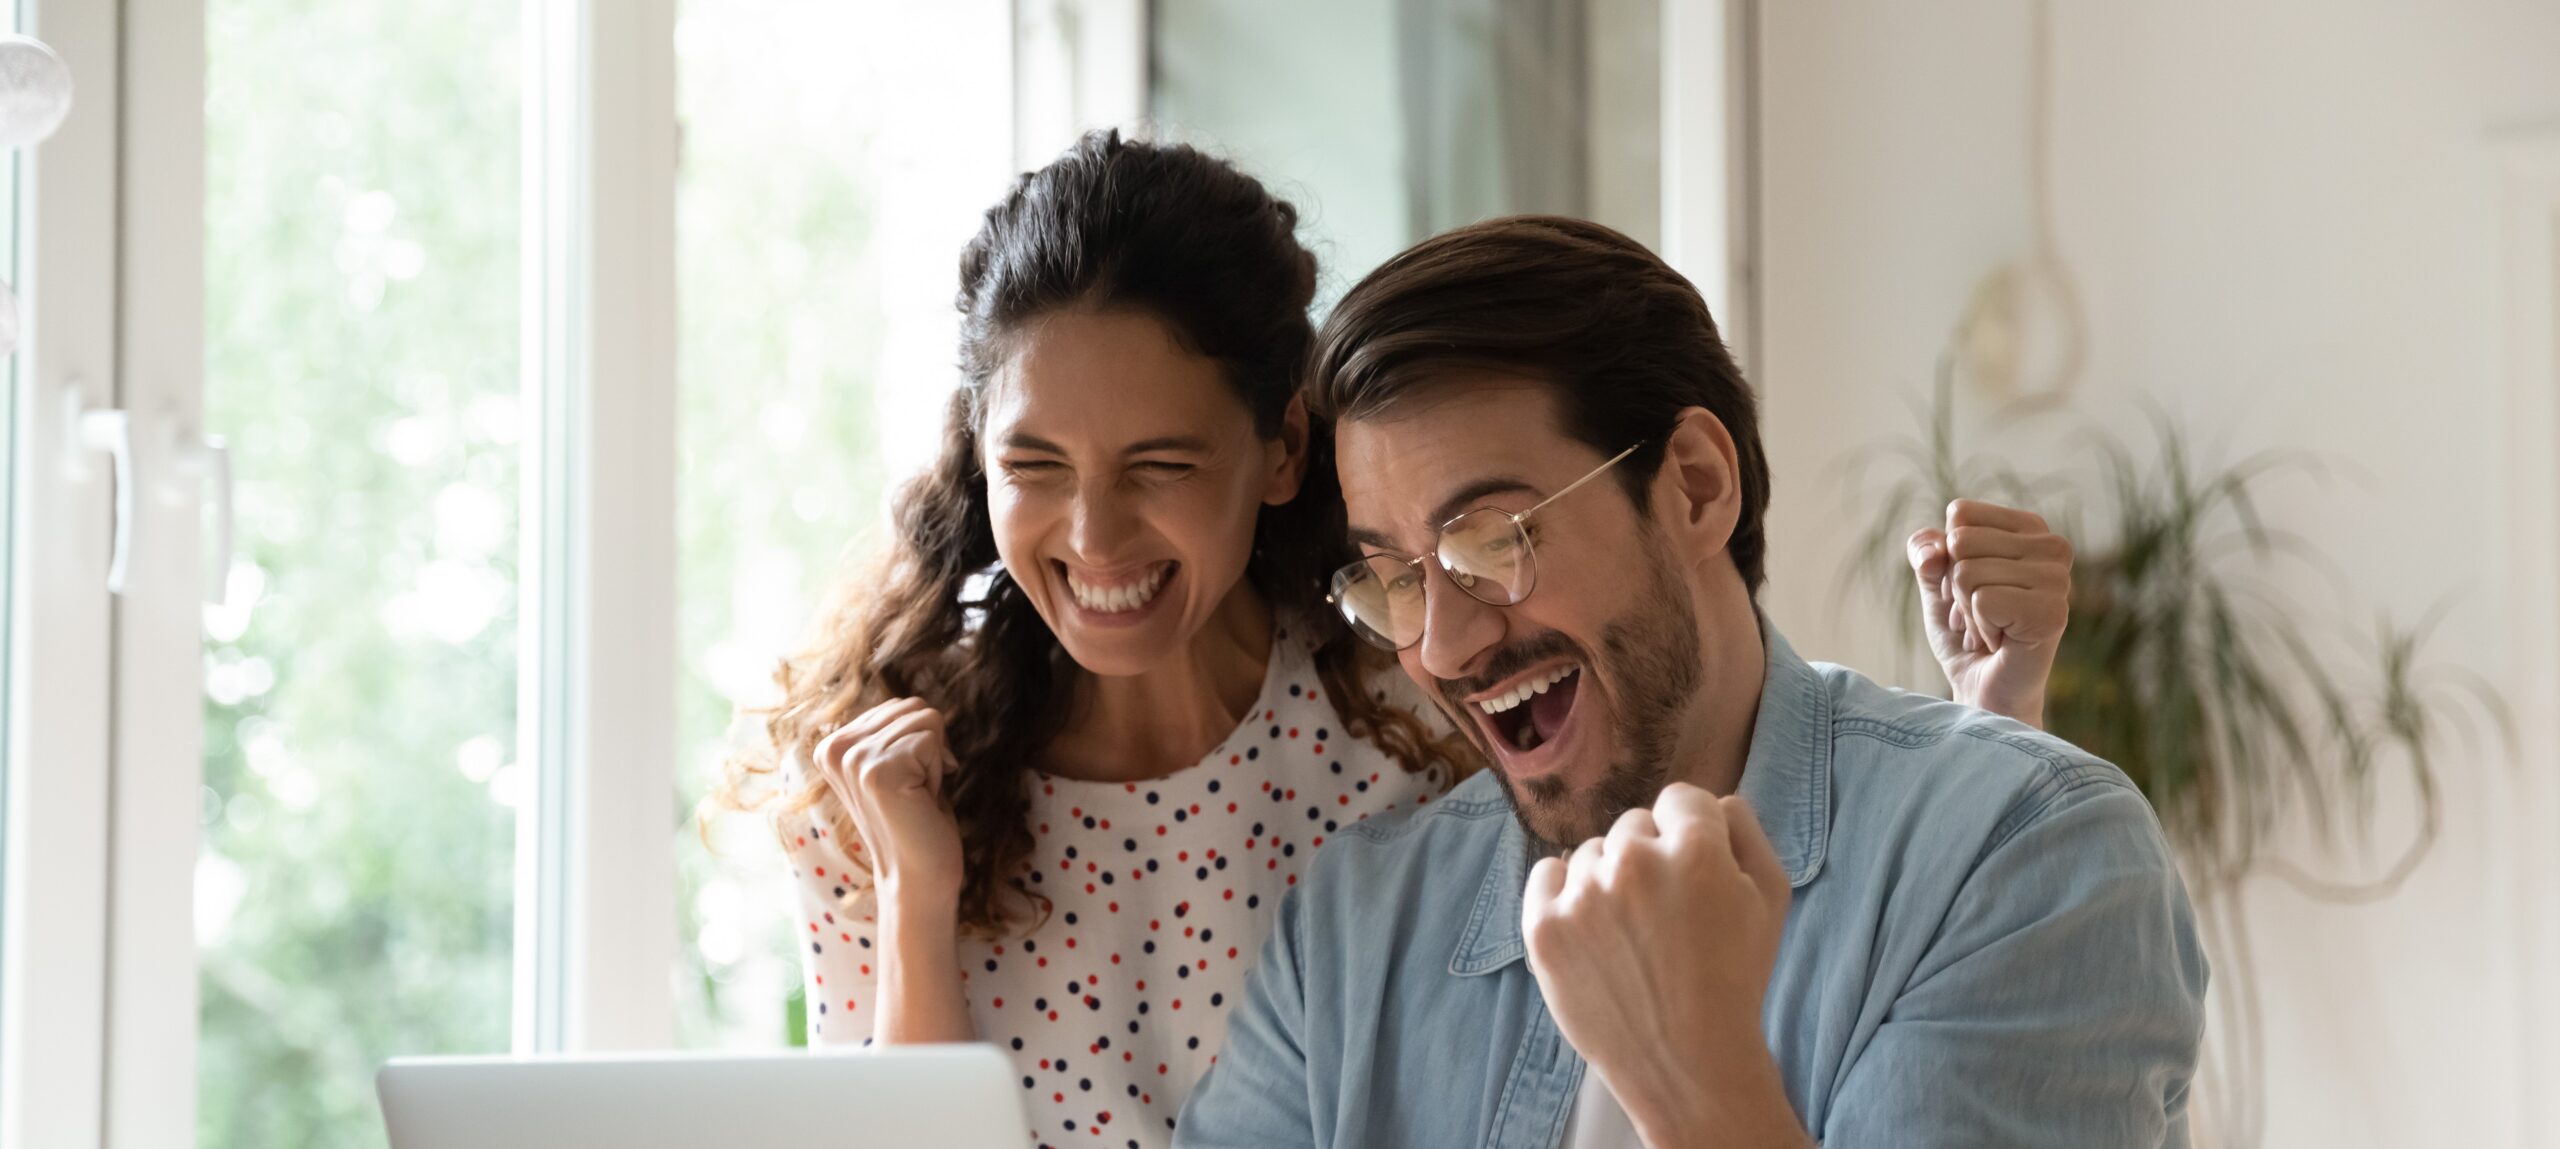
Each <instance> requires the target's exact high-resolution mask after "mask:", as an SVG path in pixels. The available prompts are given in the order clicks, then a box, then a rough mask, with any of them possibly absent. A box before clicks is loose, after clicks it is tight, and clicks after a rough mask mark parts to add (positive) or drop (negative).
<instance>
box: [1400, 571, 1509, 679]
mask: <svg viewBox="0 0 2560 1149" xmlns="http://www.w3.org/2000/svg"><path fill="white" fill-rule="evenodd" d="M1424 565H1426V566H1432V567H1433V569H1432V571H1431V573H1430V575H1429V576H1428V577H1429V581H1428V582H1427V583H1425V584H1424V587H1423V592H1422V646H1421V650H1420V654H1421V658H1422V668H1423V669H1424V670H1427V671H1429V672H1431V674H1432V675H1434V676H1435V677H1439V678H1444V679H1458V678H1465V677H1467V676H1468V675H1469V674H1470V673H1472V672H1473V668H1474V667H1475V666H1476V665H1477V664H1478V663H1480V662H1482V661H1483V660H1484V655H1485V652H1486V651H1489V650H1492V649H1494V648H1495V647H1496V646H1497V645H1499V644H1500V643H1501V642H1502V635H1503V631H1504V628H1505V627H1506V626H1507V625H1508V624H1507V623H1506V621H1505V620H1504V618H1503V613H1502V608H1500V607H1496V606H1491V605H1488V604H1486V603H1483V602H1479V601H1477V600H1476V598H1475V596H1473V595H1470V594H1468V593H1467V592H1465V591H1463V590H1460V589H1458V584H1457V583H1455V582H1453V581H1451V580H1450V578H1449V572H1447V571H1444V570H1439V569H1437V566H1436V564H1430V563H1426V564H1424Z"/></svg>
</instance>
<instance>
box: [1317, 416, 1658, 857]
mask: <svg viewBox="0 0 2560 1149" xmlns="http://www.w3.org/2000/svg"><path fill="white" fill-rule="evenodd" d="M1556 414H1557V412H1556V399H1555V395H1554V393H1553V392H1552V391H1551V390H1550V389H1549V388H1547V387H1545V386H1542V385H1539V384H1537V383H1534V382H1530V381H1523V380H1510V381H1498V382H1478V381H1469V382H1467V383H1464V384H1452V385H1450V386H1449V388H1448V390H1447V392H1446V393H1445V394H1441V395H1429V396H1425V397H1423V398H1422V399H1420V400H1418V401H1416V402H1414V403H1412V404H1410V405H1408V406H1407V407H1405V408H1402V409H1399V410H1397V411H1395V412H1393V417H1391V418H1387V419H1382V420H1363V421H1358V422H1348V423H1344V424H1343V425H1342V426H1341V428H1340V430H1339V432H1338V433H1337V440H1336V449H1337V452H1338V466H1339V467H1340V470H1341V476H1342V493H1343V500H1344V502H1345V504H1346V505H1347V507H1348V509H1349V511H1350V521H1351V528H1352V538H1353V540H1354V541H1355V542H1356V543H1357V544H1358V545H1359V547H1360V550H1361V551H1362V552H1363V553H1364V554H1373V555H1374V554H1395V555H1397V556H1399V557H1409V556H1413V555H1428V554H1430V553H1431V552H1432V549H1433V546H1434V528H1435V527H1436V526H1437V525H1438V524H1440V523H1443V522H1446V521H1448V519H1450V518H1451V517H1452V516H1455V515H1458V514H1462V513H1464V512H1466V511H1470V510H1475V509H1477V508H1480V507H1497V508H1500V509H1502V510H1505V511H1510V512H1513V513H1518V512H1521V511H1526V510H1528V509H1529V508H1530V507H1533V506H1536V505H1537V504H1538V503H1539V502H1540V501H1541V500H1543V499H1545V498H1547V497H1548V496H1549V495H1552V494H1554V493H1556V492H1558V491H1561V490H1563V489H1564V488H1565V487H1567V486H1569V485H1571V484H1572V483H1573V482H1574V480H1576V479H1579V478H1581V477H1582V476H1584V475H1585V474H1587V473H1589V472H1590V471H1591V469H1592V468H1594V467H1597V466H1599V465H1600V464H1601V463H1602V462H1603V461H1605V460H1606V459H1608V457H1609V456H1610V455H1612V454H1615V453H1616V450H1617V449H1618V448H1619V447H1622V446H1627V445H1629V444H1612V445H1611V447H1610V449H1609V450H1606V451H1602V450H1596V449H1594V448H1593V447H1591V446H1589V445H1587V444H1584V443H1582V442H1579V441H1577V440H1575V439H1573V438H1572V437H1570V436H1568V435H1566V434H1565V433H1564V432H1563V431H1562V430H1561V429H1560V428H1559V426H1558V424H1557V419H1556ZM1628 465H1631V464H1625V463H1622V464H1620V466H1628ZM1641 478H1643V479H1644V480H1645V481H1646V482H1648V483H1651V482H1652V481H1653V477H1652V476H1641ZM1664 485H1666V486H1667V484H1664ZM1663 502H1664V498H1663V497H1659V496H1658V497H1657V498H1656V499H1655V500H1654V503H1655V505H1654V507H1653V508H1651V509H1650V510H1648V511H1644V512H1639V511H1638V510H1637V509H1636V507H1635V505H1634V503H1633V501H1632V500H1631V499H1629V497H1628V496H1627V493H1626V487H1625V486H1624V484H1623V481H1622V479H1621V477H1620V476H1618V475H1616V474H1614V473H1612V474H1608V475H1603V476H1601V477H1600V478H1598V479H1596V480H1594V481H1593V482H1591V483H1589V484H1586V485H1585V486H1583V487H1582V488H1580V489H1578V490H1575V491H1574V492H1573V493H1572V494H1570V495H1567V496H1566V497H1565V498H1563V499H1562V500H1559V501H1558V502H1557V503H1555V504H1554V505H1553V506H1550V507H1548V508H1546V509H1545V510H1542V511H1540V512H1539V513H1538V514H1537V515H1535V516H1533V517H1532V518H1531V519H1530V524H1531V525H1530V542H1531V547H1532V549H1533V551H1534V553H1535V562H1536V564H1537V574H1536V583H1535V586H1534V587H1533V589H1532V591H1531V593H1530V595H1529V596H1528V598H1526V599H1525V600H1523V601H1521V602H1519V603H1516V604H1513V605H1510V606H1492V605H1488V604H1486V603H1483V602H1479V601H1477V600H1476V599H1474V598H1472V597H1470V596H1469V595H1468V594H1467V593H1466V592H1465V591H1463V590H1460V589H1459V588H1458V587H1457V586H1456V585H1455V584H1454V583H1452V582H1451V581H1450V580H1449V578H1448V576H1447V574H1446V573H1445V572H1442V571H1441V570H1439V569H1438V568H1437V567H1436V566H1434V565H1433V564H1431V563H1428V562H1426V563H1425V564H1424V567H1425V569H1426V571H1427V576H1426V582H1427V589H1426V591H1425V598H1426V601H1427V604H1428V605H1427V607H1426V608H1425V615H1426V626H1425V630H1424V632H1423V637H1422V640H1421V641H1420V642H1418V643H1416V644H1414V645H1413V646H1410V647H1407V648H1405V650H1404V651H1402V652H1401V654H1400V655H1399V657H1400V658H1401V660H1402V662H1403V664H1404V669H1405V673H1406V674H1408V675H1411V676H1412V678H1413V680H1414V681H1415V682H1416V683H1418V684H1420V685H1421V686H1422V687H1423V688H1424V690H1425V691H1427V692H1429V693H1430V694H1432V695H1433V696H1434V697H1435V698H1437V699H1438V700H1439V701H1440V703H1441V705H1442V707H1443V708H1444V709H1445V710H1446V711H1447V712H1448V713H1449V715H1450V716H1451V717H1452V718H1453V719H1455V720H1456V721H1457V723H1458V726H1459V728H1460V729H1461V730H1463V731H1465V732H1466V734H1467V736H1468V737H1469V738H1470V739H1472V740H1473V741H1474V742H1475V743H1476V745H1477V747H1478V748H1479V749H1482V750H1483V751H1484V752H1485V753H1486V755H1487V756H1488V757H1489V758H1490V759H1491V760H1492V762H1493V764H1494V769H1495V771H1496V773H1497V776H1498V777H1499V778H1500V780H1501V782H1502V784H1503V787H1504V789H1505V790H1506V791H1507V792H1508V793H1509V794H1510V796H1511V800H1512V805H1513V807H1514V809H1515V810H1516V811H1517V812H1518V814H1519V817H1520V820H1521V824H1522V825H1523V826H1524V827H1525V828H1526V829H1527V830H1528V831H1529V833H1530V835H1531V836H1532V837H1534V838H1536V839H1538V840H1539V841H1540V843H1541V844H1542V845H1543V846H1545V847H1546V848H1547V849H1549V850H1555V849H1561V848H1569V847H1571V846H1573V845H1575V844H1578V843H1580V842H1581V841H1583V840H1584V839H1586V838H1589V837H1592V836H1595V835H1597V834H1600V833H1602V832H1605V831H1606V830H1607V829H1608V827H1609V825H1610V823H1611V822H1613V821H1615V820H1616V818H1617V816H1618V815H1619V814H1620V813H1622V812H1624V811H1626V810H1628V809H1632V808H1634V807H1638V806H1645V805H1650V804H1651V803H1652V801H1653V799H1654V797H1655V796H1656V795H1657V794H1658V793H1660V791H1661V789H1662V787H1663V785H1664V784H1665V782H1667V781H1668V780H1670V779H1672V778H1677V777H1680V776H1682V774H1683V773H1684V769H1683V767H1684V759H1685V758H1686V757H1687V756H1689V755H1692V754H1694V753H1696V752H1697V748H1698V743H1699V739H1697V738H1695V737H1691V736H1690V735H1691V734H1692V728H1693V727H1694V726H1695V725H1697V723H1696V722H1695V721H1694V720H1693V709H1694V707H1693V703H1694V702H1695V700H1696V698H1697V696H1698V694H1699V692H1700V687H1701V681H1702V677H1703V668H1702V663H1701V659H1700V654H1699V651H1700V644H1701V642H1702V641H1703V636H1702V635H1701V634H1700V632H1699V625H1698V611H1697V609H1696V605H1695V594H1696V589H1697V588H1696V587H1694V586H1693V585H1692V580H1691V578H1690V577H1689V570H1688V568H1689V567H1691V566H1692V565H1693V564H1689V563H1685V562H1683V561H1682V560H1681V557H1680V556H1679V555H1678V554H1677V553H1676V551H1677V546H1676V543H1675V540H1674V539H1673V538H1672V537H1671V536H1670V535H1668V534H1666V533H1665V532H1664V531H1663V530H1662V529H1661V528H1660V526H1659V524H1657V523H1656V522H1655V521H1654V520H1655V519H1656V517H1657V516H1658V515H1659V514H1660V513H1661V512H1662V510H1663V507H1662V504H1663ZM1524 689H1526V690H1529V691H1532V692H1533V693H1530V694H1529V696H1528V697H1527V699H1526V700H1525V701H1519V700H1518V699H1519V697H1520V695H1521V693H1522V691H1523V690H1524Z"/></svg>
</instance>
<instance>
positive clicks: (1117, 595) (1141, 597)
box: [1067, 563, 1173, 614]
mask: <svg viewBox="0 0 2560 1149" xmlns="http://www.w3.org/2000/svg"><path fill="white" fill-rule="evenodd" d="M1172 573H1173V564H1172V563H1164V564H1161V565H1159V566H1157V567H1156V568H1155V569H1154V570H1152V571H1149V572H1147V577H1145V578H1143V579H1140V580H1138V581H1136V582H1133V583H1127V584H1124V585H1121V586H1114V587H1104V586H1094V585H1092V584H1090V583H1086V582H1083V581H1080V580H1078V579H1077V578H1076V576H1075V575H1073V574H1072V573H1071V574H1069V575H1067V589H1068V590H1069V591H1070V592H1073V593H1074V595H1075V596H1076V602H1077V603H1078V604H1079V605H1081V606H1083V607H1084V608H1085V609H1086V610H1090V611H1096V612H1099V613H1102V614H1125V613H1127V612H1129V611H1133V610H1136V609H1138V608H1139V607H1142V606H1145V605H1147V604H1148V603H1150V602H1153V601H1155V597H1156V592H1157V591H1159V590H1162V589H1164V580H1165V576H1167V575H1170V574H1172Z"/></svg>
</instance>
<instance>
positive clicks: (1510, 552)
mask: <svg viewBox="0 0 2560 1149" xmlns="http://www.w3.org/2000/svg"><path fill="white" fill-rule="evenodd" d="M1440 563H1441V565H1442V566H1445V567H1447V568H1448V569H1449V578H1450V580H1451V581H1453V582H1455V583H1457V584H1458V587H1459V589H1461V590H1464V591H1466V592H1467V593H1468V594H1470V595H1473V596H1474V597H1475V599H1476V601H1478V602H1485V603H1491V604H1493V605H1495V606H1509V605H1511V604H1513V603H1515V602H1518V601H1520V600H1521V599H1524V598H1527V597H1529V588H1530V586H1531V585H1532V584H1533V583H1535V582H1536V581H1537V573H1538V572H1537V565H1536V563H1535V562H1534V561H1533V559H1532V556H1531V555H1530V553H1529V537H1528V535H1527V534H1526V533H1524V532H1523V530H1522V529H1521V526H1520V521H1519V520H1518V519H1514V518H1512V517H1511V516H1510V515H1509V514H1506V513H1504V512H1502V511H1497V510H1491V509H1487V510H1480V511H1469V512H1467V513H1466V514H1463V515H1460V516H1458V517H1457V518H1454V519H1451V520H1449V522H1448V525H1446V526H1443V527H1441V528H1440Z"/></svg>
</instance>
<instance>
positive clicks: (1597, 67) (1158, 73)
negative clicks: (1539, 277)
mask: <svg viewBox="0 0 2560 1149" xmlns="http://www.w3.org/2000/svg"><path fill="white" fill-rule="evenodd" d="M1153 11H1154V16H1155V23H1154V26H1153V28H1152V29H1151V41H1152V53H1151V54H1152V63H1153V72H1154V83H1153V90H1152V92H1151V94H1150V95H1151V99H1150V107H1151V109H1152V111H1153V114H1154V116H1155V118H1156V120H1157V121H1158V122H1159V123H1161V124H1162V125H1163V126H1164V129H1165V131H1166V132H1167V133H1168V134H1169V135H1171V136H1173V137H1175V138H1179V139H1188V140H1193V141H1195V142H1199V143H1203V144H1206V145H1207V146H1209V147H1211V148H1213V149H1215V150H1217V151H1219V152H1220V153H1222V154H1228V155H1233V156H1236V157H1239V158H1240V159H1241V160H1242V161H1243V163H1244V164H1245V167H1246V168H1247V170H1249V171H1251V172H1252V173H1253V174H1255V175H1257V176H1259V177H1261V178H1263V179H1264V180H1265V182H1267V183H1269V184H1271V185H1272V188H1273V190H1274V191H1276V192H1277V193H1278V194H1279V195H1280V196H1281V197H1282V198H1284V199H1289V200H1292V201H1294V202H1296V203H1297V205H1298V207H1299V208H1300V213H1301V218H1303V219H1305V220H1306V221H1307V232H1308V235H1309V238H1311V239H1312V240H1313V241H1314V243H1315V247H1316V254H1317V257H1318V258H1319V259H1320V260H1321V261H1322V264H1323V267H1324V270H1325V290H1324V291H1323V292H1322V293H1321V295H1320V297H1319V306H1325V307H1329V306H1330V305H1331V300H1332V299H1333V298H1335V297H1336V296H1338V295H1339V294H1340V293H1341V292H1342V291H1343V290H1345V289H1347V288H1348V287H1349V286H1350V285H1351V284H1352V283H1354V282H1357V281H1358V279H1359V277H1360V276H1362V275H1365V274H1367V273H1368V271H1369V269H1370V268H1372V267H1375V266H1377V265H1378V264H1379V263H1381V262H1383V261H1384V260H1385V259H1386V258H1387V257H1388V256H1390V255H1393V254H1395V253H1396V252H1398V251H1401V250H1403V249H1404V248H1405V247H1407V246H1409V245H1411V244H1413V243H1414V242H1416V241H1418V240H1421V239H1423V238H1424V237H1426V236H1429V235H1432V234H1433V233H1436V232H1439V231H1443V230H1446V229H1448V228H1452V227H1456V226H1458V225H1460V224H1465V223H1471V222H1474V221H1476V220H1479V219H1485V218H1488V217H1492V216H1498V215H1509V214H1514V213H1520V212H1553V213H1560V214H1566V215H1578V216H1583V217H1585V218H1589V219H1596V220H1598V221H1600V222H1602V223H1606V224H1609V225H1610V226H1612V227H1616V228H1618V229H1619V230H1621V231H1624V232H1626V233H1627V234H1628V235H1630V236H1632V237H1634V238H1635V239H1636V240H1637V241H1639V242H1642V243H1644V244H1646V245H1648V246H1653V247H1657V248H1658V247H1660V245H1661V237H1662V133H1661V108H1662V95H1661V58H1660V51H1659V49H1658V47H1657V45H1658V44H1659V42H1660V39H1661V35H1662V28H1663V23H1662V20H1663V11H1662V3H1661V0H1536V2H1529V3H1516V4H1513V3H1506V4H1495V5H1487V4H1462V3H1453V2H1450V0H1395V2H1394V3H1384V4H1382V3H1375V2H1373V0H1315V2H1312V3H1300V4H1286V5H1274V4H1259V3H1253V2H1252V0H1203V2H1200V3H1191V4H1160V5H1157V6H1155V8H1154V9H1153Z"/></svg>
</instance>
